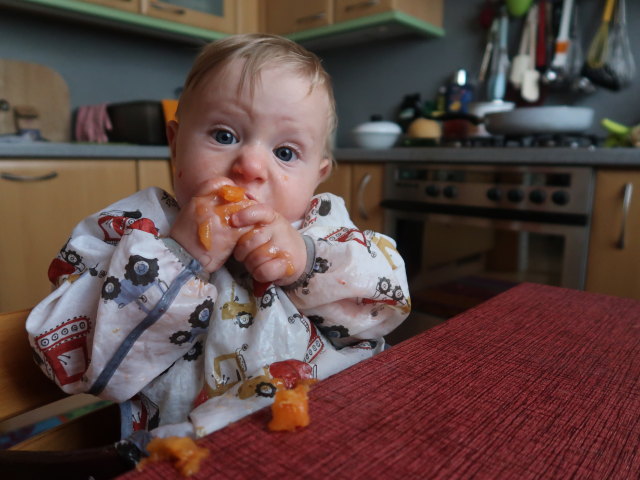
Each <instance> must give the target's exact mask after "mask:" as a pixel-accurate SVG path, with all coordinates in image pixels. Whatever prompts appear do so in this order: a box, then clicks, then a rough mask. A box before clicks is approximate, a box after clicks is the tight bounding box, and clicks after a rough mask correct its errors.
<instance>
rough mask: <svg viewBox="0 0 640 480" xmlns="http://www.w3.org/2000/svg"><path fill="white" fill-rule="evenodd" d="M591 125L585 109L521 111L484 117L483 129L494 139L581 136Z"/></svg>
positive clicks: (554, 108) (560, 108)
mask: <svg viewBox="0 0 640 480" xmlns="http://www.w3.org/2000/svg"><path fill="white" fill-rule="evenodd" d="M592 124H593V109H591V108H586V107H565V106H559V107H523V108H515V109H513V110H511V111H508V112H496V113H488V114H486V115H485V116H484V126H485V128H486V129H487V131H488V132H489V133H493V134H494V135H535V134H544V133H581V132H584V131H585V130H588V129H589V128H591V125H592Z"/></svg>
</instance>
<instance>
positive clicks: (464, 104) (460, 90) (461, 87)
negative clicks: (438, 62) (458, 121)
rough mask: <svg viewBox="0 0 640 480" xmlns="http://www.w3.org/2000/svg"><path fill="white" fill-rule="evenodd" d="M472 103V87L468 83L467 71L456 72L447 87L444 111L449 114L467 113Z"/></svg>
mask: <svg viewBox="0 0 640 480" xmlns="http://www.w3.org/2000/svg"><path fill="white" fill-rule="evenodd" d="M472 101H473V86H472V85H471V84H470V83H469V81H468V75H467V71H466V70H464V69H460V70H458V71H457V72H456V73H455V74H454V75H453V77H452V78H451V81H450V82H449V84H448V85H447V93H446V111H447V112H449V113H468V111H469V104H470V103H471V102H472Z"/></svg>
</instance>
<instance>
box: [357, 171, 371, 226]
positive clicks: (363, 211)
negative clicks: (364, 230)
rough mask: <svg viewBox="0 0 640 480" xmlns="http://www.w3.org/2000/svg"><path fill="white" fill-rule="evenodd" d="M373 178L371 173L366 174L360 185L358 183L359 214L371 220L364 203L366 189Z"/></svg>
mask: <svg viewBox="0 0 640 480" xmlns="http://www.w3.org/2000/svg"><path fill="white" fill-rule="evenodd" d="M371 178H372V177H371V174H370V173H367V174H365V175H364V177H362V180H360V185H358V215H360V217H361V218H362V219H364V220H369V213H368V212H367V208H366V206H365V204H364V191H365V190H366V189H367V185H369V182H370V181H371Z"/></svg>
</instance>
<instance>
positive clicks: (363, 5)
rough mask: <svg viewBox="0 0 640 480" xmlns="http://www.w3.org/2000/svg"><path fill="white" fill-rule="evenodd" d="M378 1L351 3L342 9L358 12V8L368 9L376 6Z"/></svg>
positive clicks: (369, 0) (367, 0) (368, 0)
mask: <svg viewBox="0 0 640 480" xmlns="http://www.w3.org/2000/svg"><path fill="white" fill-rule="evenodd" d="M379 3H380V0H366V1H364V2H358V3H352V4H351V5H347V6H346V7H344V9H345V11H347V12H350V11H351V10H358V9H360V8H368V7H373V6H374V5H378V4H379Z"/></svg>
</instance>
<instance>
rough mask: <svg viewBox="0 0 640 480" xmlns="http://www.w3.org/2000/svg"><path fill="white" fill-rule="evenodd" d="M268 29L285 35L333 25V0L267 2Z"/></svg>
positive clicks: (265, 6) (265, 7)
mask: <svg viewBox="0 0 640 480" xmlns="http://www.w3.org/2000/svg"><path fill="white" fill-rule="evenodd" d="M264 11H265V17H266V29H267V32H269V33H274V34H277V35H285V34H288V33H295V32H299V31H301V30H309V29H311V28H317V27H323V26H325V25H330V24H331V23H333V0H305V1H300V0H266V2H265V5H264Z"/></svg>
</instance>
